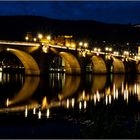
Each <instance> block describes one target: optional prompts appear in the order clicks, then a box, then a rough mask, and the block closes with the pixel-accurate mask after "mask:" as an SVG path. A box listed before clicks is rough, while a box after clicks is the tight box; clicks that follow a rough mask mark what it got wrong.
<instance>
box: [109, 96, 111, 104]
mask: <svg viewBox="0 0 140 140" xmlns="http://www.w3.org/2000/svg"><path fill="white" fill-rule="evenodd" d="M109 104H111V95H109Z"/></svg>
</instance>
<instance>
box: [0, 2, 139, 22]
mask: <svg viewBox="0 0 140 140" xmlns="http://www.w3.org/2000/svg"><path fill="white" fill-rule="evenodd" d="M139 7H140V1H134V2H133V1H88V2H87V1H41V2H39V1H28V2H27V1H15V2H12V1H11V2H10V1H9V2H8V1H5V2H2V1H1V2H0V15H39V16H47V17H51V18H57V19H74V20H75V19H92V20H97V21H103V22H113V23H130V22H131V23H140V14H139V13H140V8H139Z"/></svg>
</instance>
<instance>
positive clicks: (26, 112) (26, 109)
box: [25, 106, 28, 117]
mask: <svg viewBox="0 0 140 140" xmlns="http://www.w3.org/2000/svg"><path fill="white" fill-rule="evenodd" d="M27 115H28V108H27V106H26V107H25V117H27Z"/></svg>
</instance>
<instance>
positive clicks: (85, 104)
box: [84, 101, 87, 109]
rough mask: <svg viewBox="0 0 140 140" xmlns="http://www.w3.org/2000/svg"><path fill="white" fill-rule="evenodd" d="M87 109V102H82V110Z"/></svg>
mask: <svg viewBox="0 0 140 140" xmlns="http://www.w3.org/2000/svg"><path fill="white" fill-rule="evenodd" d="M86 108H87V101H84V109H86Z"/></svg>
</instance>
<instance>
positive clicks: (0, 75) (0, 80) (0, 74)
mask: <svg viewBox="0 0 140 140" xmlns="http://www.w3.org/2000/svg"><path fill="white" fill-rule="evenodd" d="M1 82H2V72H1V71H0V83H1Z"/></svg>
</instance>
